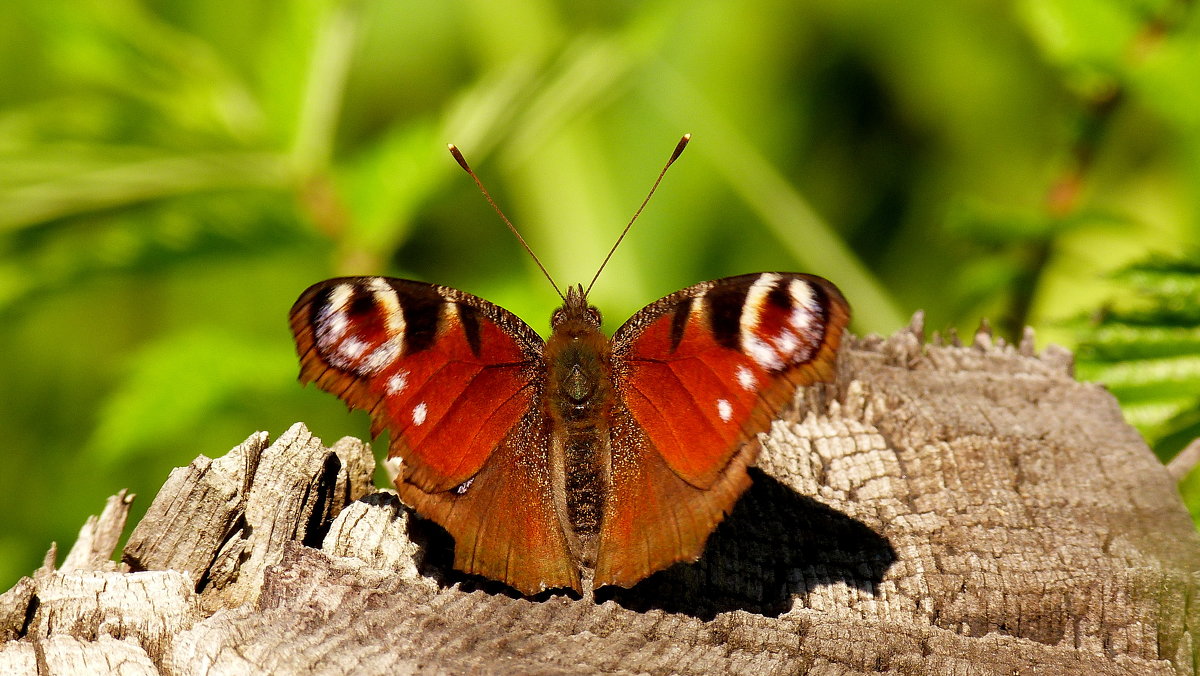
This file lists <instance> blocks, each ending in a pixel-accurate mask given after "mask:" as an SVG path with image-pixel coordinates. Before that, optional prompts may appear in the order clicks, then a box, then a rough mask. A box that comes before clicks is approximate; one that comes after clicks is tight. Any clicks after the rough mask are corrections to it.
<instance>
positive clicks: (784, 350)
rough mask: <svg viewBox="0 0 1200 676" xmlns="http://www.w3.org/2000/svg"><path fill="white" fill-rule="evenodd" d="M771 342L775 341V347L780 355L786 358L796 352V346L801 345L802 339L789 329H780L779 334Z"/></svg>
mask: <svg viewBox="0 0 1200 676" xmlns="http://www.w3.org/2000/svg"><path fill="white" fill-rule="evenodd" d="M771 342H773V343H775V349H776V350H777V351H778V352H779V356H781V357H784V358H785V359H786V358H788V357H791V356H792V355H793V354H794V353H795V352H796V348H798V347H800V339H799V338H798V337H796V334H794V333H792V332H791V331H788V330H787V329H784V330H782V331H780V332H779V336H778V337H777V338H775V339H774V340H773V341H771Z"/></svg>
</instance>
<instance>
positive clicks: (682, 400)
mask: <svg viewBox="0 0 1200 676" xmlns="http://www.w3.org/2000/svg"><path fill="white" fill-rule="evenodd" d="M684 142H686V137H685V139H684ZM684 142H681V144H680V149H681V148H682V145H683V143H684ZM677 155H678V150H677V153H676V156H677ZM456 157H457V155H456ZM674 157H675V156H673V157H672V161H673V160H674ZM460 163H461V164H463V166H464V167H466V165H465V160H460ZM668 166H670V163H668ZM468 171H470V170H469V168H468ZM664 172H665V169H664ZM472 177H474V174H473V173H472ZM660 179H661V174H660ZM476 180H477V181H478V179H476ZM656 185H657V183H656ZM481 187H482V186H481ZM652 192H653V191H652ZM485 195H486V191H485ZM647 199H648V198H647ZM489 201H490V197H489ZM644 204H645V203H644V202H643V205H644ZM639 211H640V209H639ZM505 220H506V222H507V219H505ZM631 222H632V221H631ZM510 227H511V226H510ZM539 265H540V263H539ZM597 274H598V273H597ZM593 281H594V280H593ZM849 317H850V309H849V306H848V305H847V303H846V300H845V299H844V298H843V296H842V294H841V293H840V292H839V291H838V289H837V287H836V286H834V285H833V284H832V283H831V282H829V281H827V280H825V279H822V278H820V277H817V276H814V275H807V274H799V273H784V272H764V273H757V274H748V275H740V276H736V277H727V278H724V279H717V280H713V281H707V282H701V283H699V284H696V285H694V286H689V287H687V288H685V289H683V290H681V291H677V292H675V293H673V294H671V295H669V296H666V297H664V298H662V299H660V300H658V301H655V302H653V303H651V304H650V305H648V306H646V307H645V308H643V309H642V310H640V311H639V312H637V313H636V314H634V315H633V316H632V317H631V318H630V319H629V320H628V321H626V322H625V323H624V324H623V325H622V326H621V327H620V328H618V329H617V330H616V332H615V333H614V334H613V335H612V338H611V339H609V338H608V337H607V336H606V335H605V334H604V333H603V332H602V331H601V315H600V313H599V311H598V310H597V309H596V308H595V307H593V306H592V305H590V304H589V302H588V298H587V292H586V291H585V290H584V288H583V286H582V285H576V286H572V287H570V288H569V289H568V291H567V293H566V294H565V296H564V297H563V304H562V306H561V307H559V308H558V309H557V310H555V311H554V313H553V314H552V316H551V320H550V327H551V332H550V335H549V338H548V339H545V340H543V338H542V337H541V335H539V334H538V332H537V331H535V330H534V329H533V328H531V327H530V326H529V325H528V324H526V323H525V322H524V321H522V320H521V319H519V318H518V317H517V316H516V315H514V314H512V313H511V312H509V311H507V310H505V309H504V308H502V307H500V306H498V305H495V304H493V303H490V302H488V301H486V300H484V299H482V298H479V297H477V296H474V295H471V294H468V293H465V292H463V291H459V290H457V289H454V288H451V287H446V286H439V285H436V284H428V283H425V282H419V281H411V280H404V279H394V278H388V277H342V278H336V279H329V280H326V281H322V282H319V283H317V284H314V285H312V286H311V287H309V288H308V289H307V290H306V291H304V292H303V294H301V296H300V297H299V299H298V300H297V301H296V303H295V305H294V306H293V307H292V309H291V313H290V324H291V329H292V333H293V336H294V338H295V342H296V349H297V352H298V354H299V355H300V380H301V381H302V382H303V383H305V384H307V383H309V382H315V383H316V384H317V386H318V387H320V388H321V389H324V390H326V391H328V392H330V393H333V394H335V395H337V396H338V397H339V398H341V399H342V400H343V401H345V402H346V404H347V405H348V406H349V407H351V408H356V409H364V410H367V411H369V412H370V416H371V434H372V436H375V435H378V434H379V433H381V432H382V431H384V430H387V431H388V432H389V433H390V439H391V443H390V448H389V457H393V458H395V457H398V458H400V459H401V468H400V471H399V473H398V475H397V477H396V479H395V486H396V490H397V492H398V493H399V495H400V498H401V500H402V501H403V502H405V503H406V504H407V505H408V506H410V507H412V508H413V509H414V510H416V512H417V513H418V514H420V515H422V516H424V517H427V518H429V519H432V520H433V521H434V522H436V523H438V524H439V525H440V526H442V527H443V528H444V529H445V530H446V531H447V532H449V534H450V535H451V536H452V537H453V538H454V567H455V568H457V569H459V570H461V571H464V572H467V573H472V574H477V575H481V576H484V577H487V578H491V579H495V580H499V581H502V582H504V583H506V584H508V585H509V586H511V587H513V588H515V589H517V590H518V591H520V592H522V593H523V594H526V595H534V594H537V593H538V592H541V591H543V590H546V589H556V588H567V589H573V590H575V591H577V592H582V590H583V582H584V580H585V577H584V575H583V573H582V570H583V569H586V570H589V571H591V585H592V587H593V588H598V587H602V586H605V585H616V586H620V587H630V586H632V585H634V584H636V583H637V582H639V581H641V580H642V579H644V578H646V577H647V576H649V575H650V574H652V573H654V572H656V571H659V570H662V569H664V568H666V567H668V566H670V565H672V564H674V563H676V562H680V561H693V560H695V559H696V558H697V557H699V555H700V554H701V553H702V551H703V549H704V544H705V541H706V540H707V538H708V536H709V534H710V533H711V532H712V531H713V529H714V528H716V526H717V524H718V523H719V522H720V521H721V520H722V519H723V517H724V516H725V515H726V514H728V513H729V512H730V511H731V510H732V508H733V505H734V503H735V502H736V501H737V499H738V498H739V496H740V495H741V494H742V493H743V492H744V491H745V490H746V488H747V487H749V485H750V483H751V480H750V477H749V475H748V474H747V471H746V468H747V467H749V466H750V465H752V464H753V463H754V461H755V459H756V457H757V455H758V449H759V447H758V441H757V438H756V437H757V435H758V434H759V433H760V432H765V431H767V429H768V428H769V427H770V424H771V422H772V420H773V419H774V418H775V417H776V416H777V414H778V413H779V411H780V409H781V408H782V407H783V406H784V405H785V404H786V403H787V402H788V401H790V399H791V397H792V395H793V393H794V391H795V389H796V388H797V387H798V386H801V385H809V384H812V383H816V382H824V381H830V380H832V379H833V377H834V375H835V373H834V369H835V358H836V353H837V349H838V345H839V343H840V341H841V337H842V333H843V330H844V329H845V327H846V324H847V322H848V321H849Z"/></svg>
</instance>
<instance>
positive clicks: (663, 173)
mask: <svg viewBox="0 0 1200 676" xmlns="http://www.w3.org/2000/svg"><path fill="white" fill-rule="evenodd" d="M691 140H692V135H691V134H684V135H683V138H681V139H679V143H677V144H675V152H673V153H671V159H669V160H667V163H666V165H664V166H663V168H662V171H660V172H658V178H656V179H654V185H652V186H650V192H649V193H647V194H646V199H644V200H642V204H641V206H639V207H638V208H637V211H635V212H634V213H633V218H631V219H629V222H628V223H626V224H625V229H624V230H622V231H621V236H620V237H618V238H617V242H616V243H615V244H613V245H612V248H611V249H609V250H608V255H607V256H605V257H604V262H603V263H601V264H600V269H599V270H596V275H595V276H594V277H592V282H591V284H588V287H587V291H584V292H583V295H584V296H585V297H586V296H587V295H588V294H589V293H591V292H592V286H594V285H595V284H596V280H597V279H599V278H600V273H601V272H603V271H604V266H606V265H608V260H609V259H610V258H612V257H613V254H614V253H616V251H617V247H619V246H621V240H623V239H625V235H626V233H628V232H629V228H631V227H633V222H634V221H636V220H637V219H638V216H641V215H642V209H645V208H646V203H647V202H649V201H650V198H651V197H653V196H654V191H655V190H658V184H659V183H662V180H663V176H666V175H667V169H670V168H671V165H672V164H674V163H675V160H677V159H679V156H680V155H682V154H683V149H684V148H686V147H687V144H688V141H691Z"/></svg>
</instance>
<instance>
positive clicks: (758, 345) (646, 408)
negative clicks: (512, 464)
mask: <svg viewBox="0 0 1200 676" xmlns="http://www.w3.org/2000/svg"><path fill="white" fill-rule="evenodd" d="M849 316H850V310H849V307H848V306H847V305H846V301H845V300H844V299H843V298H842V295H841V293H840V292H839V291H838V290H837V288H836V287H835V286H834V285H833V284H831V283H829V282H828V281H826V280H824V279H821V278H820V277H814V276H812V275H801V274H790V273H762V274H753V275H742V276H739V277H728V278H725V279H719V280H715V281H711V282H704V283H702V284H697V285H696V286H692V287H689V288H687V289H684V290H682V291H679V292H677V293H675V294H672V295H670V296H667V297H666V298H663V299H662V300H659V301H658V302H656V303H653V304H652V305H650V306H648V307H646V308H645V309H644V310H642V311H641V312H639V313H637V314H636V315H634V316H633V317H632V318H631V319H630V320H629V321H628V322H626V323H625V325H623V326H622V327H621V328H620V329H618V330H617V333H616V334H615V335H614V336H613V382H614V387H615V390H616V391H617V393H618V397H619V401H618V402H617V406H616V412H615V413H614V433H613V435H612V439H613V441H612V444H613V450H612V453H613V470H612V484H613V490H612V491H611V492H610V494H609V498H608V501H607V502H606V504H605V511H604V514H605V517H604V523H603V526H602V528H601V536H600V553H599V555H598V560H597V570H596V584H597V585H601V584H619V585H623V586H628V585H629V584H632V583H634V582H637V581H638V580H640V579H641V577H644V576H645V575H647V574H649V573H652V572H654V571H655V570H658V569H661V568H664V567H666V566H667V565H669V564H670V563H672V562H674V561H680V560H687V559H693V558H695V557H696V556H698V555H699V554H700V551H701V550H702V549H703V546H704V541H705V539H706V538H707V537H708V534H709V533H710V532H711V531H712V529H713V527H715V526H716V524H717V523H718V522H719V521H720V520H721V519H722V518H723V517H724V515H725V513H727V512H728V511H729V510H730V509H732V507H733V503H734V502H736V501H737V498H738V496H740V495H741V493H742V492H743V491H744V490H745V488H746V487H747V486H748V485H749V478H748V477H747V475H746V472H745V468H746V467H747V466H749V465H750V464H753V462H754V460H755V458H756V457H757V454H758V445H757V443H756V439H755V437H756V435H757V434H758V433H759V432H765V431H767V429H768V428H769V427H770V425H771V421H772V420H774V419H775V417H776V415H777V414H778V413H779V410H780V409H781V408H782V407H783V405H784V404H786V403H787V402H788V401H789V400H790V398H791V396H792V394H793V392H794V391H795V388H796V387H797V386H799V385H807V384H811V383H814V382H818V381H828V380H831V379H832V378H833V374H834V360H835V356H836V351H837V348H838V345H839V343H840V341H841V336H842V331H843V330H844V328H845V326H846V323H847V322H848V321H849ZM623 419H625V422H624V423H622V420H623ZM619 424H626V425H628V429H627V430H625V431H624V432H623V433H618V432H617V431H616V426H617V425H619ZM643 522H644V523H643ZM656 523H657V524H669V525H668V526H666V527H663V526H659V527H657V528H656V527H653V526H652V524H656ZM639 541H640V542H639Z"/></svg>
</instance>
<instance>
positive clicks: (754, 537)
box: [596, 469, 896, 620]
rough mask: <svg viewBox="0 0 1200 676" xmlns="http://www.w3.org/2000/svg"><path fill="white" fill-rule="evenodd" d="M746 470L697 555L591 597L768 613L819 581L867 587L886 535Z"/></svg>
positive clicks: (885, 563) (699, 614) (890, 555)
mask: <svg viewBox="0 0 1200 676" xmlns="http://www.w3.org/2000/svg"><path fill="white" fill-rule="evenodd" d="M751 476H752V477H753V479H754V484H753V485H752V486H751V487H750V489H749V490H747V491H746V494H745V495H743V496H742V499H741V500H739V501H738V503H737V505H736V506H735V507H734V509H733V513H731V514H730V515H729V516H728V517H727V518H726V519H725V521H724V522H722V523H721V525H720V526H718V527H717V530H716V531H715V532H714V533H713V534H712V536H711V537H710V538H709V539H708V544H707V545H706V546H705V548H704V554H703V555H702V556H701V557H700V559H699V560H698V561H696V562H695V563H692V564H676V565H674V566H672V567H671V568H668V569H667V570H664V571H661V572H659V573H656V574H654V575H652V576H650V577H649V578H648V579H646V580H645V581H643V582H642V583H640V584H638V585H636V586H635V587H633V588H631V589H619V588H613V587H609V588H605V589H601V590H599V591H597V593H596V600H597V601H603V600H607V599H612V600H613V601H616V602H617V603H619V604H620V605H622V606H624V607H626V608H629V609H631V610H637V611H647V610H650V609H655V608H657V609H659V610H664V611H666V612H670V613H685V614H687V615H691V616H692V617H696V618H699V619H702V620H711V619H712V618H714V617H716V615H717V614H719V613H723V612H728V611H731V610H744V611H747V612H751V613H754V614H756V615H764V616H767V617H776V616H778V615H779V614H781V613H784V612H787V611H788V610H790V609H791V608H792V606H793V603H794V599H793V595H799V596H801V597H803V596H804V595H805V594H806V593H807V592H808V591H809V590H810V589H813V588H816V587H819V586H822V585H831V584H845V585H849V586H852V587H856V588H858V589H861V590H862V591H865V592H867V593H874V589H875V587H876V585H878V584H879V582H880V581H881V580H882V579H883V576H884V574H885V573H886V572H887V569H888V567H889V566H891V565H892V563H893V562H894V561H895V560H896V552H895V551H894V550H893V549H892V547H891V545H890V544H888V542H887V540H885V539H884V538H883V537H882V536H880V535H879V534H877V533H875V531H873V530H871V529H870V528H869V527H867V526H866V525H865V524H863V523H862V522H861V521H858V520H856V519H853V518H851V517H849V516H847V515H845V514H843V513H841V512H839V511H837V510H836V509H833V508H831V507H828V506H826V505H824V504H822V503H820V502H817V501H816V500H813V499H812V498H810V497H807V496H804V495H800V494H799V493H797V492H796V491H795V490H793V489H792V488H789V487H788V486H786V485H784V484H783V483H781V482H779V481H778V480H777V479H775V478H774V477H771V476H768V475H766V474H764V473H763V472H761V471H760V470H757V469H753V470H751ZM747 571H753V573H752V574H750V575H746V572H747Z"/></svg>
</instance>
